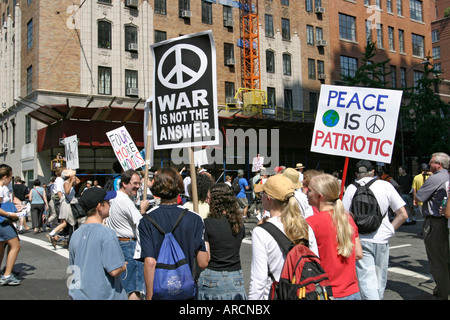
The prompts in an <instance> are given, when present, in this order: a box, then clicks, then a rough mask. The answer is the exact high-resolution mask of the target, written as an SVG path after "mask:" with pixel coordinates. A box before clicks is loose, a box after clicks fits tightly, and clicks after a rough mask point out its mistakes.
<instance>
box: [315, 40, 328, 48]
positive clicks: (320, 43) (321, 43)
mask: <svg viewBox="0 0 450 320" xmlns="http://www.w3.org/2000/svg"><path fill="white" fill-rule="evenodd" d="M317 46H318V47H326V46H327V40H317Z"/></svg>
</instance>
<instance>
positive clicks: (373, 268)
mask: <svg viewBox="0 0 450 320" xmlns="http://www.w3.org/2000/svg"><path fill="white" fill-rule="evenodd" d="M361 246H362V249H363V258H362V259H360V260H357V261H356V276H357V277H358V282H359V290H360V294H361V298H362V299H363V300H382V299H383V295H384V290H385V289H386V283H387V274H388V264H389V244H388V243H386V244H378V243H371V242H367V241H361Z"/></svg>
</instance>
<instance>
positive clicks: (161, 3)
mask: <svg viewBox="0 0 450 320" xmlns="http://www.w3.org/2000/svg"><path fill="white" fill-rule="evenodd" d="M155 13H157V14H164V15H165V14H166V13H167V11H166V0H155Z"/></svg>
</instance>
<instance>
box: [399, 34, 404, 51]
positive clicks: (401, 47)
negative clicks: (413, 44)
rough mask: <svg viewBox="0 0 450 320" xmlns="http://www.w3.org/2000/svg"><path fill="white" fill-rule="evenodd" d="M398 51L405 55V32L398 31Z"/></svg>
mask: <svg viewBox="0 0 450 320" xmlns="http://www.w3.org/2000/svg"><path fill="white" fill-rule="evenodd" d="M398 50H399V51H400V52H401V53H405V32H404V31H403V30H401V29H399V30H398Z"/></svg>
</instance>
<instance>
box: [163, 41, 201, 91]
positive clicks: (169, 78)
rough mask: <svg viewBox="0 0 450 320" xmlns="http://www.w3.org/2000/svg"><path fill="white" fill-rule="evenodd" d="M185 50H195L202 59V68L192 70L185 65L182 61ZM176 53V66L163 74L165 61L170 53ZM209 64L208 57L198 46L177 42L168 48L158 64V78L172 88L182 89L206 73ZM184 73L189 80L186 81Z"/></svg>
mask: <svg viewBox="0 0 450 320" xmlns="http://www.w3.org/2000/svg"><path fill="white" fill-rule="evenodd" d="M183 50H189V51H192V52H194V53H195V54H196V55H197V56H198V58H199V59H200V68H199V69H198V70H197V71H196V70H192V69H191V68H189V67H187V66H185V65H184V64H183V61H182V54H183ZM172 53H173V54H175V66H173V68H172V69H171V70H170V71H169V73H168V74H167V75H163V72H162V69H163V65H164V62H166V59H167V57H168V56H169V55H170V54H172ZM207 65H208V59H207V57H206V54H205V53H204V52H203V51H202V50H201V49H199V48H198V47H196V46H193V45H190V44H177V45H175V46H173V47H172V48H170V49H169V50H167V51H166V52H165V53H164V55H163V56H162V57H161V61H160V63H159V66H158V79H159V81H160V82H161V83H162V84H163V85H164V86H166V87H167V88H170V89H182V88H185V87H187V86H190V85H191V84H193V83H195V82H196V81H197V80H199V79H200V78H201V76H202V75H203V74H204V73H205V71H206V67H207ZM184 74H186V75H187V76H189V78H190V79H189V80H187V81H184V77H183V76H184Z"/></svg>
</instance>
